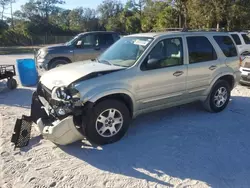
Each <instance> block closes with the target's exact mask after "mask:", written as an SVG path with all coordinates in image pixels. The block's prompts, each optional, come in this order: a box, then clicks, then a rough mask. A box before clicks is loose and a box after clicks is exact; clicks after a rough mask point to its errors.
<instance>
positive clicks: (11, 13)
mask: <svg viewBox="0 0 250 188" xmlns="http://www.w3.org/2000/svg"><path fill="white" fill-rule="evenodd" d="M13 2H14V1H13V0H11V1H10V15H11V27H12V29H14V20H13V9H12V3H13Z"/></svg>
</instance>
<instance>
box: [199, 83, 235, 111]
mask: <svg viewBox="0 0 250 188" xmlns="http://www.w3.org/2000/svg"><path fill="white" fill-rule="evenodd" d="M230 96H231V90H230V86H229V84H228V82H227V81H225V80H218V81H217V82H216V83H215V84H214V86H213V88H212V90H211V92H210V94H209V95H208V97H207V99H206V101H205V102H204V107H205V109H206V110H208V111H209V112H215V113H217V112H221V111H222V110H224V109H225V108H226V106H227V105H228V102H229V99H230Z"/></svg>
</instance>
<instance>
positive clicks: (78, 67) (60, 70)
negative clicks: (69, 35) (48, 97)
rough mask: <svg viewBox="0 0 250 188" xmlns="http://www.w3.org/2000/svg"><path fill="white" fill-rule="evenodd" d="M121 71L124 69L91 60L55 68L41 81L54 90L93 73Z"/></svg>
mask: <svg viewBox="0 0 250 188" xmlns="http://www.w3.org/2000/svg"><path fill="white" fill-rule="evenodd" d="M120 69H124V67H120V66H114V65H107V64H102V63H97V62H92V61H91V60H88V61H81V62H76V63H70V64H67V65H63V66H61V67H57V68H54V69H52V70H50V71H48V72H46V73H44V74H43V76H42V77H41V78H40V81H41V83H42V84H43V85H44V86H45V87H47V88H48V89H50V90H52V89H53V87H55V86H68V85H69V84H71V83H72V82H74V81H76V80H78V79H80V78H82V77H84V76H86V75H88V74H91V73H95V72H102V71H111V70H120Z"/></svg>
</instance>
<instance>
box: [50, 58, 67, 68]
mask: <svg viewBox="0 0 250 188" xmlns="http://www.w3.org/2000/svg"><path fill="white" fill-rule="evenodd" d="M67 63H69V62H68V61H67V60H66V59H56V60H54V61H52V62H51V63H50V65H49V70H50V69H54V68H56V67H60V66H62V65H65V64H67Z"/></svg>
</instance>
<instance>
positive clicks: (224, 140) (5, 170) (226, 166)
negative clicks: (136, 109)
mask: <svg viewBox="0 0 250 188" xmlns="http://www.w3.org/2000/svg"><path fill="white" fill-rule="evenodd" d="M8 58H10V57H8ZM14 58H15V57H13V59H14ZM2 59H3V58H2ZM2 62H3V61H2ZM0 87H1V88H2V90H1V91H0V134H1V137H0V155H1V160H0V166H1V169H0V187H1V188H4V187H6V188H11V187H15V188H32V187H34V188H35V187H36V188H38V187H39V188H46V187H58V188H61V187H65V188H68V187H72V188H77V187H79V188H83V187H90V188H92V187H112V188H113V187H114V188H123V187H129V188H130V187H134V188H145V187H157V188H159V187H178V188H184V187H197V188H202V187H219V188H221V187H223V188H224V187H242V188H245V187H246V188H248V187H250V179H249V175H250V157H249V155H250V123H249V122H250V89H248V87H243V86H237V87H236V88H235V89H234V90H233V92H232V97H231V100H230V103H229V105H228V107H227V108H226V109H225V110H224V111H223V112H221V113H217V114H211V113H208V112H206V111H204V109H203V108H202V106H201V105H200V104H199V103H196V104H188V105H184V106H181V107H175V108H170V109H167V110H163V111H159V112H155V113H151V114H147V115H143V116H140V117H138V118H137V119H135V120H134V121H133V123H132V125H131V127H130V129H129V131H128V133H127V135H126V136H125V137H124V138H123V139H122V140H121V141H119V142H117V143H114V144H110V145H106V146H103V147H100V146H98V147H97V146H92V145H90V144H89V143H88V142H87V141H86V140H83V141H81V142H76V143H74V144H71V145H68V146H57V145H55V144H53V143H51V142H50V141H48V140H44V139H43V138H42V137H41V136H40V135H39V133H38V132H36V131H35V129H32V138H31V140H30V145H29V146H28V147H25V148H22V149H16V150H15V151H14V150H13V146H12V145H11V143H10V138H11V135H12V131H13V127H14V123H15V120H16V118H18V117H21V115H22V114H26V115H28V114H29V109H30V102H31V95H32V92H33V90H34V88H24V87H21V86H19V87H18V89H16V90H13V91H9V90H7V89H4V85H3V82H0Z"/></svg>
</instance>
